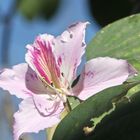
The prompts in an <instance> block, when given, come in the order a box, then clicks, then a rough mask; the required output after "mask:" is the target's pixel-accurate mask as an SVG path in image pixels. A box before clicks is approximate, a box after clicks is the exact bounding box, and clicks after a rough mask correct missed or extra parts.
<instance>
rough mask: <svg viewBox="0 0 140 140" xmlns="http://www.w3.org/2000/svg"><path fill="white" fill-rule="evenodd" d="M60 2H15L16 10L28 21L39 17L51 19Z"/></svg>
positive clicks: (19, 0)
mask: <svg viewBox="0 0 140 140" xmlns="http://www.w3.org/2000/svg"><path fill="white" fill-rule="evenodd" d="M60 2H61V0H17V8H18V9H19V11H20V12H21V14H22V15H23V16H24V17H25V18H27V19H28V20H32V19H34V18H36V17H41V18H44V19H46V20H49V19H51V18H52V17H53V16H54V15H55V14H56V12H57V10H58V8H59V5H60Z"/></svg>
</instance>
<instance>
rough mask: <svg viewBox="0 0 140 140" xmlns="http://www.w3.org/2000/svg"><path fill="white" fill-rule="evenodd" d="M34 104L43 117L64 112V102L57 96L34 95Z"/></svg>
mask: <svg viewBox="0 0 140 140" xmlns="http://www.w3.org/2000/svg"><path fill="white" fill-rule="evenodd" d="M33 101H34V104H35V106H36V108H37V110H38V111H39V113H40V114H42V115H43V116H50V115H58V114H60V113H61V112H62V110H63V108H64V106H63V102H62V101H61V100H60V98H59V97H58V96H57V95H53V94H52V95H47V94H46V95H34V96H33Z"/></svg>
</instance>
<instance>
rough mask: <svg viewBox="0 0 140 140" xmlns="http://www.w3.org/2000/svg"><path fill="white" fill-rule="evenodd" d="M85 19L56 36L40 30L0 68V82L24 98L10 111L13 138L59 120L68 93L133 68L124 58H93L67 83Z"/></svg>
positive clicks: (100, 85) (83, 94)
mask: <svg viewBox="0 0 140 140" xmlns="http://www.w3.org/2000/svg"><path fill="white" fill-rule="evenodd" d="M87 24H88V22H79V23H76V24H73V25H71V26H70V27H69V28H68V29H67V30H66V31H64V32H63V33H62V34H61V35H60V36H58V37H54V36H52V35H49V34H42V35H39V36H38V37H37V38H36V39H35V41H34V43H33V44H30V45H27V53H26V57H25V59H26V63H22V64H18V65H15V66H13V68H12V69H3V70H1V72H0V87H1V88H3V89H4V90H8V91H9V92H10V94H12V95H16V96H17V97H18V98H21V99H23V101H22V102H21V103H20V105H19V110H18V111H17V112H16V113H15V114H14V119H15V122H14V140H18V139H19V137H20V136H21V134H23V133H27V132H38V131H40V130H42V129H45V128H49V127H52V126H53V125H55V124H57V123H59V122H60V120H61V117H60V115H61V113H62V112H63V111H64V109H65V103H66V102H67V96H76V97H78V98H79V99H80V100H86V99H87V98H89V97H91V96H93V95H95V94H96V93H98V92H99V91H101V90H104V89H106V88H109V87H112V86H117V85H121V84H122V83H123V82H124V81H126V80H127V79H128V77H129V76H131V75H134V74H136V70H135V69H134V68H133V67H132V66H131V65H130V64H128V62H127V61H126V60H122V59H115V58H110V57H99V58H94V59H92V60H90V61H88V62H87V63H85V66H84V68H83V70H82V72H81V74H80V79H79V81H78V83H77V84H76V85H75V86H74V87H72V83H73V81H74V80H75V79H76V77H77V75H76V72H77V68H78V66H79V65H80V63H81V58H82V56H83V54H84V53H85V48H86V43H85V28H86V25H87ZM93 47H94V46H93ZM93 53H94V52H93Z"/></svg>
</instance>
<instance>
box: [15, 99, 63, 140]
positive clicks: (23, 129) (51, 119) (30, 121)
mask: <svg viewBox="0 0 140 140" xmlns="http://www.w3.org/2000/svg"><path fill="white" fill-rule="evenodd" d="M50 102H51V101H50ZM47 103H48V105H49V101H47ZM49 107H50V106H49ZM61 111H62V108H58V109H57V110H56V111H55V112H53V113H52V114H50V113H48V116H43V115H42V114H40V113H39V112H38V110H37V108H36V106H35V104H34V101H33V99H32V98H31V97H30V98H27V99H25V100H23V101H22V102H21V104H20V106H19V111H17V112H16V113H15V114H14V118H15V124H14V140H18V139H19V137H20V136H21V134H23V133H28V132H35V133H37V132H39V131H40V130H43V129H45V128H48V127H52V126H53V125H55V124H57V123H59V121H60V114H59V113H60V112H61Z"/></svg>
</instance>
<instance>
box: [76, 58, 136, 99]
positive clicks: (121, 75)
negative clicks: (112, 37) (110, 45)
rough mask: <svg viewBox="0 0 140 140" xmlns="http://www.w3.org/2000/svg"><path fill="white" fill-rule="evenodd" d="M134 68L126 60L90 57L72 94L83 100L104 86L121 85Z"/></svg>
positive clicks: (134, 72) (133, 71)
mask: <svg viewBox="0 0 140 140" xmlns="http://www.w3.org/2000/svg"><path fill="white" fill-rule="evenodd" d="M132 74H136V70H135V69H134V68H132V66H130V65H129V64H128V63H127V61H125V60H121V59H114V58H109V57H104V58H102V57H99V58H96V59H92V60H90V61H88V62H87V63H86V64H85V68H84V70H83V72H82V74H81V76H80V80H79V81H78V83H77V85H76V86H75V87H74V88H73V94H74V95H75V96H78V97H79V98H80V99H82V100H85V99H87V98H89V97H90V96H92V95H94V94H96V93H97V92H99V91H102V90H104V89H106V88H109V87H113V86H117V85H121V84H122V83H123V82H124V81H126V80H127V78H128V77H129V76H130V75H132Z"/></svg>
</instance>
